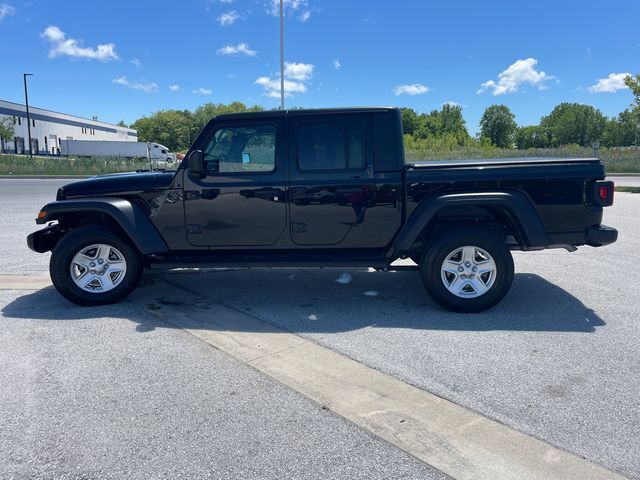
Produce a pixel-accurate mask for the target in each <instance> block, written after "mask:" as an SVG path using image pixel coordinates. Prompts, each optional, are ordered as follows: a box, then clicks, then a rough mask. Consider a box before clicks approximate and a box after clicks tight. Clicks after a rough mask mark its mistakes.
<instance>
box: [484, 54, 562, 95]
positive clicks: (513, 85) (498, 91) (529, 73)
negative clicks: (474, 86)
mask: <svg viewBox="0 0 640 480" xmlns="http://www.w3.org/2000/svg"><path fill="white" fill-rule="evenodd" d="M537 64H538V60H536V59H535V58H527V59H524V60H517V61H516V62H515V63H513V64H512V65H509V67H508V68H507V69H506V70H504V71H502V72H500V74H499V75H498V81H497V82H496V81H494V80H487V81H486V82H484V83H483V84H481V85H480V89H479V90H478V91H477V92H476V93H478V94H480V93H484V92H486V91H487V90H493V92H492V93H493V95H504V94H505V93H514V92H517V91H518V89H519V88H520V85H522V84H525V83H528V84H530V85H533V86H534V87H537V88H538V90H544V89H546V88H547V86H546V82H547V81H549V80H553V79H555V78H556V77H554V76H553V75H547V74H546V73H545V72H540V71H538V70H536V68H535V67H536V65H537Z"/></svg>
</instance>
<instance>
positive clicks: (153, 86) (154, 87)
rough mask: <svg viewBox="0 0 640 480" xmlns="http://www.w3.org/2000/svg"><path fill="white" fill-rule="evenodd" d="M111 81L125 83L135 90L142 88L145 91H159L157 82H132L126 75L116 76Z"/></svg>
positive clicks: (119, 83)
mask: <svg viewBox="0 0 640 480" xmlns="http://www.w3.org/2000/svg"><path fill="white" fill-rule="evenodd" d="M111 81H112V82H113V83H117V84H118V85H124V86H125V87H128V88H133V89H134V90H142V91H143V92H144V93H156V92H157V91H158V84H157V83H155V82H150V83H142V82H130V81H129V80H128V79H127V77H126V76H124V75H123V76H122V77H118V78H114V79H113V80H111Z"/></svg>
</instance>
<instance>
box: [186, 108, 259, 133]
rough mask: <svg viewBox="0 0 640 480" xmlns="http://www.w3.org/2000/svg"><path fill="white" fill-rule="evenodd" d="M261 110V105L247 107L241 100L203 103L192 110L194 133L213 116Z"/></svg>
mask: <svg viewBox="0 0 640 480" xmlns="http://www.w3.org/2000/svg"><path fill="white" fill-rule="evenodd" d="M259 111H262V107H260V106H259V105H254V106H252V107H247V106H246V105H245V104H244V103H242V102H232V103H230V104H228V105H225V104H224V103H205V104H204V105H200V106H199V107H198V108H196V110H195V112H193V124H194V129H195V133H196V134H197V133H198V132H200V130H202V129H203V128H204V126H205V125H206V124H207V123H209V121H210V120H211V119H212V118H213V117H217V116H218V115H223V114H225V113H240V112H259Z"/></svg>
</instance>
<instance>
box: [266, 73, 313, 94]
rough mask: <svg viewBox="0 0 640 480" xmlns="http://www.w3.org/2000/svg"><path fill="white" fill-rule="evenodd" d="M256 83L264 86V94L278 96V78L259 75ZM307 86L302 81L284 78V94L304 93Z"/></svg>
mask: <svg viewBox="0 0 640 480" xmlns="http://www.w3.org/2000/svg"><path fill="white" fill-rule="evenodd" d="M255 83H256V85H260V86H261V87H263V88H264V90H265V91H264V94H265V95H266V96H267V97H271V98H280V79H279V78H271V77H260V78H258V79H257V80H256V81H255ZM306 91H307V87H306V85H305V84H304V83H302V82H296V81H293V80H287V79H286V78H285V79H284V96H285V97H293V96H294V94H296V93H305V92H306Z"/></svg>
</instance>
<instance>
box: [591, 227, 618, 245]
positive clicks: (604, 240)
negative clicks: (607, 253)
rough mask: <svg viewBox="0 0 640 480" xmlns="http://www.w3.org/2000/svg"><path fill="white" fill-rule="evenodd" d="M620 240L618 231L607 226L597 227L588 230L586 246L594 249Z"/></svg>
mask: <svg viewBox="0 0 640 480" xmlns="http://www.w3.org/2000/svg"><path fill="white" fill-rule="evenodd" d="M616 240H618V230H616V229H615V228H611V227H607V226H606V225H596V226H594V227H589V228H587V234H586V244H587V245H590V246H592V247H602V246H604V245H609V244H611V243H613V242H615V241H616Z"/></svg>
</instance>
